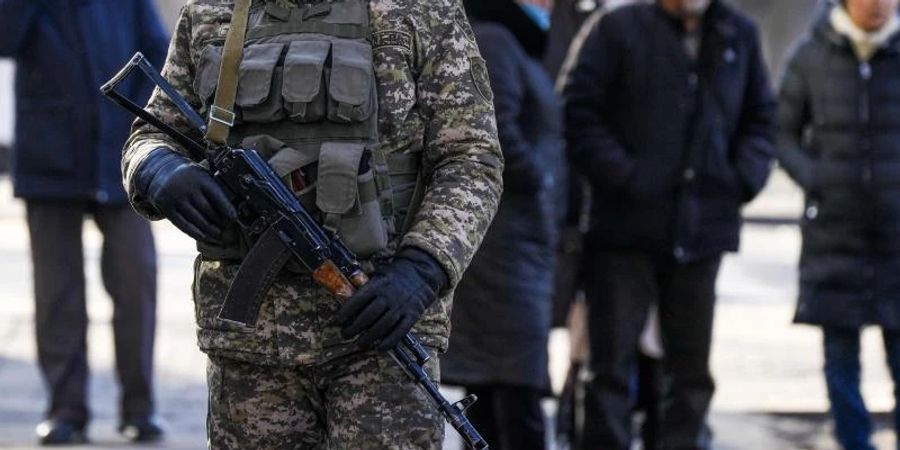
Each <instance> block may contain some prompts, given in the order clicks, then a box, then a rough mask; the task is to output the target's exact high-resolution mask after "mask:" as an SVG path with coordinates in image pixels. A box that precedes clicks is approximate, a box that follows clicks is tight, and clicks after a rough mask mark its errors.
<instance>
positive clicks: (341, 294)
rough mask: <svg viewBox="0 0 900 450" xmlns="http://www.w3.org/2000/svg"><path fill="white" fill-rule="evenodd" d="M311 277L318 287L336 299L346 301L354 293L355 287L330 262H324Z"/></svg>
mask: <svg viewBox="0 0 900 450" xmlns="http://www.w3.org/2000/svg"><path fill="white" fill-rule="evenodd" d="M312 276H313V280H315V281H316V283H319V285H320V286H322V287H324V288H325V289H327V290H328V292H331V293H332V294H333V295H335V296H336V297H338V298H342V299H348V298H350V296H352V295H353V293H354V292H356V287H354V286H353V284H351V283H350V280H348V279H347V277H345V276H344V274H342V273H341V271H340V269H338V267H337V265H335V264H334V262H333V261H331V260H328V261H326V262H325V264H322V265H321V266H320V267H319V268H318V269H316V270H315V271H314V272H313V274H312ZM363 276H365V275H363ZM355 278H356V277H354V279H355Z"/></svg>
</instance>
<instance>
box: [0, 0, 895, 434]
mask: <svg viewBox="0 0 900 450" xmlns="http://www.w3.org/2000/svg"><path fill="white" fill-rule="evenodd" d="M157 3H158V7H159V11H160V13H161V14H162V16H163V18H164V20H165V22H166V24H167V26H168V27H169V29H170V30H171V28H172V27H173V26H174V19H175V17H176V15H177V12H178V8H179V7H180V5H181V4H183V0H158V1H157ZM732 3H734V4H736V5H738V6H739V7H741V8H742V9H743V10H745V11H746V12H748V13H749V14H750V15H751V16H753V17H754V18H755V19H756V20H757V21H758V23H759V25H760V26H761V28H762V29H763V33H762V36H763V39H764V46H765V51H766V60H767V62H768V64H769V68H770V72H771V75H772V77H773V79H776V80H777V78H778V75H779V73H780V62H781V61H782V59H783V57H784V54H785V52H786V50H787V49H788V48H789V46H790V44H791V42H792V41H793V40H794V39H796V38H797V37H798V36H799V35H800V34H801V33H803V32H804V31H805V30H806V29H807V27H808V24H809V21H810V20H811V17H812V15H813V10H814V7H815V4H816V0H733V1H732ZM123 62H124V61H123ZM14 70H15V68H14V67H13V65H12V64H11V63H9V62H8V61H4V60H2V59H0V167H5V164H6V163H7V157H6V155H7V152H8V145H9V144H10V142H11V139H12V115H13V114H12V110H13V104H14V99H13V98H12V97H13V96H12V88H11V84H12V76H13V72H14ZM801 205H802V198H801V193H800V191H799V190H798V189H797V188H796V187H794V185H793V184H792V183H791V182H790V181H789V180H788V179H787V178H786V176H785V175H784V174H782V173H777V174H776V175H775V176H774V177H773V180H772V181H771V182H770V184H769V187H768V188H767V190H766V191H765V192H764V194H763V195H762V196H761V197H760V198H759V199H758V200H756V201H755V202H754V203H753V204H751V205H750V206H749V207H748V208H747V209H746V211H745V216H746V217H747V218H748V221H749V224H748V226H746V227H745V228H744V236H743V239H744V240H743V248H742V251H741V253H739V254H736V255H729V256H728V257H727V258H726V261H725V265H724V268H723V272H722V276H721V277H720V279H719V289H718V291H719V309H718V316H717V318H716V332H715V340H714V349H713V355H714V356H713V366H714V374H715V375H716V378H717V381H718V391H717V393H716V398H715V403H714V413H713V418H712V422H713V425H714V428H715V429H716V442H717V444H716V448H717V449H722V450H728V449H735V450H737V449H747V450H750V449H754V450H755V449H759V450H788V449H823V450H827V449H835V448H836V446H835V444H834V443H833V441H832V438H831V437H830V434H829V433H830V430H829V428H828V427H829V426H830V425H829V424H828V421H827V420H826V418H827V414H826V412H827V408H828V406H827V405H828V403H827V397H826V391H825V386H824V382H823V380H822V375H821V366H822V361H821V356H820V355H821V350H820V347H821V334H820V331H819V330H818V329H814V328H803V327H797V326H794V325H792V324H791V318H792V316H793V312H794V304H795V297H796V292H797V287H796V279H797V276H796V262H797V257H798V253H799V243H800V240H799V238H800V236H799V230H798V228H797V226H796V224H795V220H796V219H797V218H798V217H799V215H800V210H801ZM23 216H24V210H23V207H22V205H21V204H20V202H18V201H16V200H14V199H13V198H12V194H11V188H10V185H9V180H8V179H7V178H5V177H2V176H0V298H2V300H0V398H2V400H0V448H4V449H20V448H21V449H25V448H31V447H30V445H31V443H32V441H33V425H34V424H35V423H37V422H38V421H39V420H40V418H41V415H42V408H43V401H44V399H43V390H42V387H41V385H40V378H39V375H38V371H37V368H36V367H35V364H34V354H35V349H34V340H33V324H32V315H33V306H32V297H31V296H32V287H31V282H30V265H29V263H28V261H29V259H28V258H29V256H28V235H27V230H26V228H25V222H24V220H23ZM154 231H155V233H156V239H157V246H158V250H159V254H160V259H159V262H160V278H159V287H160V300H159V310H158V315H159V324H160V325H159V330H158V337H157V348H156V361H157V373H158V375H157V382H156V383H157V386H158V396H159V412H160V415H161V417H162V419H163V420H164V421H165V423H166V425H167V430H168V431H169V433H168V436H167V440H166V441H165V443H163V444H162V445H161V446H159V447H160V448H172V449H198V448H204V447H205V436H204V419H205V413H206V398H205V396H206V391H205V376H204V370H205V362H204V357H203V355H202V354H201V353H200V352H199V351H198V350H197V349H196V346H195V345H194V340H195V338H194V325H193V311H192V305H191V301H190V297H189V284H190V282H191V280H190V273H191V269H190V268H191V264H192V261H193V258H194V245H193V243H192V242H191V241H190V240H189V239H188V238H187V237H186V236H184V235H182V234H181V233H179V232H178V231H177V230H175V229H174V228H172V227H171V226H169V225H168V224H165V223H156V224H154ZM85 242H86V258H87V261H88V263H87V265H86V269H87V276H88V298H89V313H90V317H91V326H90V331H89V333H90V338H89V342H90V361H91V364H92V373H93V378H92V386H91V387H92V393H91V399H92V406H93V408H94V416H95V418H94V421H93V423H92V437H93V439H94V440H95V441H96V442H97V445H98V446H102V447H103V448H116V447H117V446H118V445H123V446H124V440H122V439H121V438H119V437H117V436H116V435H115V433H114V432H113V428H114V424H115V420H116V415H115V403H116V396H117V392H116V383H115V380H114V378H113V377H114V375H113V371H112V367H113V358H112V356H113V352H112V338H111V333H110V329H109V327H108V326H107V325H108V322H109V321H110V317H111V311H112V309H111V305H110V302H109V301H108V300H107V298H106V294H105V292H104V291H103V288H102V286H101V282H100V278H99V268H98V267H97V261H98V253H99V250H98V249H99V246H100V234H99V232H98V231H97V230H96V229H95V228H93V225H88V226H87V227H86V230H85ZM878 340H879V339H878V336H877V335H875V334H872V333H870V332H867V334H866V335H865V338H864V342H865V345H864V349H865V351H864V352H863V366H864V368H865V369H864V383H863V386H864V391H865V396H866V400H867V402H868V404H869V407H870V408H871V409H872V410H873V411H874V412H875V413H876V418H877V419H878V423H879V428H880V432H879V434H878V435H877V436H876V442H877V444H878V446H879V449H885V450H886V449H889V448H891V449H893V448H895V447H894V445H895V444H894V440H893V439H894V438H893V437H892V436H890V434H891V433H888V432H887V431H886V430H885V427H886V426H887V423H888V420H887V415H888V412H889V411H890V410H891V408H892V407H893V401H892V399H891V398H892V395H891V383H890V378H889V376H888V373H887V371H886V369H885V367H884V364H883V361H884V354H883V350H882V346H881V345H880V342H878ZM550 356H551V366H552V367H551V374H552V376H553V381H554V384H555V386H556V387H559V386H560V384H561V383H562V381H563V378H564V376H565V370H566V369H567V367H568V341H567V339H566V336H565V332H564V331H558V332H554V335H553V336H552V339H551V352H550ZM448 392H449V393H450V394H452V395H458V393H456V392H453V391H452V390H451V391H448ZM546 406H547V409H548V411H550V412H551V413H552V412H553V410H554V405H553V403H552V402H548V404H547V405H546ZM448 439H450V440H452V439H453V436H452V433H448ZM457 446H458V444H455V443H452V442H451V443H448V446H447V448H448V449H451V448H453V449H455V448H458V447H457Z"/></svg>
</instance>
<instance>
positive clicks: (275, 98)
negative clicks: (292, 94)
mask: <svg viewBox="0 0 900 450" xmlns="http://www.w3.org/2000/svg"><path fill="white" fill-rule="evenodd" d="M282 50H284V44H281V43H270V44H254V45H249V46H247V47H246V48H244V56H243V59H242V60H241V65H240V69H239V71H238V89H237V96H236V97H235V106H236V108H235V109H236V110H237V112H238V113H239V114H238V115H239V119H240V120H241V121H243V122H249V123H269V122H277V121H279V120H282V119H284V116H285V113H284V109H283V108H282V104H281V95H278V94H279V93H278V92H277V88H278V86H281V80H280V78H281V77H282V73H281V72H282V70H281V69H280V68H278V67H277V66H278V61H279V60H280V59H281V53H282Z"/></svg>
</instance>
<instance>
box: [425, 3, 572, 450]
mask: <svg viewBox="0 0 900 450" xmlns="http://www.w3.org/2000/svg"><path fill="white" fill-rule="evenodd" d="M533 7H534V6H526V7H525V8H533ZM466 11H467V13H468V14H469V17H470V18H472V19H473V20H474V22H473V30H474V32H475V38H476V41H477V42H478V46H479V48H480V49H481V54H482V55H483V56H484V58H485V61H486V63H487V68H488V73H489V77H490V82H491V88H492V90H493V92H494V105H495V108H496V115H497V131H498V133H499V137H500V144H501V147H502V149H503V157H504V161H505V162H506V165H505V169H504V172H503V184H504V190H503V196H502V198H501V201H500V207H499V210H498V212H497V216H496V217H495V218H494V221H493V223H492V224H491V227H490V228H489V230H488V233H487V235H486V236H485V239H484V242H483V243H482V245H481V248H480V249H479V251H478V253H477V254H476V255H475V258H474V259H473V260H472V264H471V265H470V266H469V269H468V270H467V271H466V273H465V275H464V276H463V278H462V281H461V282H460V284H459V286H458V287H457V288H456V293H455V297H454V305H453V314H452V316H451V320H452V330H453V333H452V334H451V335H450V345H449V347H448V350H447V353H446V354H445V355H444V356H443V357H442V358H441V379H442V381H443V382H445V383H448V384H455V385H461V386H464V387H465V388H466V390H467V391H468V392H469V393H474V394H476V395H477V396H478V397H479V401H478V403H476V404H475V405H474V406H473V407H472V408H471V409H469V411H468V413H467V414H468V416H469V418H470V419H471V420H472V422H473V424H474V425H475V426H476V427H477V428H478V429H479V430H480V431H481V432H482V433H483V434H484V437H485V439H486V440H487V441H488V442H489V443H490V444H491V448H495V449H498V450H541V449H544V448H545V445H546V436H545V427H544V415H543V412H542V410H541V398H542V397H543V396H544V395H546V393H547V392H549V377H548V373H547V366H548V356H547V341H548V338H549V333H550V324H551V314H552V309H553V304H552V295H553V275H554V273H553V269H554V265H555V249H556V244H557V240H558V234H559V231H558V223H559V215H560V214H561V212H562V211H561V208H562V205H560V201H559V197H560V196H561V193H560V192H559V189H560V185H559V184H558V182H557V181H558V180H559V178H560V172H561V171H562V169H563V166H564V164H565V154H564V151H563V147H562V134H563V129H562V109H561V106H560V103H559V99H558V98H557V96H556V93H555V92H554V90H553V81H552V80H551V78H550V76H549V75H548V74H547V72H546V71H545V70H544V68H543V67H542V66H541V63H540V57H541V55H542V52H543V49H544V46H543V39H540V38H539V37H542V36H543V30H542V29H540V28H539V27H538V26H536V25H537V24H538V23H541V22H540V19H538V21H532V19H530V18H529V16H527V15H526V13H525V12H524V11H527V9H525V10H523V9H520V7H519V6H517V5H516V4H515V3H514V2H513V0H492V1H485V0H475V1H473V2H466ZM539 11H540V10H538V11H532V14H540V12H539Z"/></svg>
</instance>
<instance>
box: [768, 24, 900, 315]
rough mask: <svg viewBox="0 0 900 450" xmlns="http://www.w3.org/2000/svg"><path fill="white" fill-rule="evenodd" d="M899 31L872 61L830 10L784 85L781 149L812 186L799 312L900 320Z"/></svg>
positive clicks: (798, 176) (787, 163)
mask: <svg viewBox="0 0 900 450" xmlns="http://www.w3.org/2000/svg"><path fill="white" fill-rule="evenodd" d="M898 70H900V35H896V36H894V37H893V38H892V39H890V40H889V41H888V43H887V45H886V46H883V47H882V48H880V49H879V50H878V51H877V52H876V53H875V55H874V56H873V57H872V59H871V60H870V61H868V62H860V61H859V60H858V59H857V57H856V55H855V53H854V51H853V49H852V47H851V44H850V41H849V40H848V39H847V38H845V37H843V36H842V35H840V34H838V33H837V32H836V31H834V29H833V28H832V27H831V25H830V23H829V22H828V20H827V18H825V19H822V20H820V21H819V23H818V24H817V25H815V27H814V29H813V31H812V32H811V33H810V34H809V35H808V36H807V37H805V38H803V39H802V40H801V41H800V42H799V43H798V45H797V46H796V48H795V50H794V52H793V55H792V57H791V58H790V60H789V63H788V66H787V69H786V71H785V75H784V79H783V82H782V86H781V94H780V95H781V104H780V107H779V111H778V122H779V127H780V128H779V133H778V157H779V160H780V162H781V164H782V166H783V167H784V168H785V169H786V170H787V171H788V173H789V174H790V175H791V176H792V177H793V178H794V180H796V181H797V183H798V184H800V186H801V187H803V189H804V191H805V192H806V211H805V216H804V218H803V222H802V232H803V247H802V256H801V260H800V295H799V303H798V307H797V314H796V321H797V322H801V323H810V324H817V325H825V326H835V327H846V328H857V327H860V326H861V325H864V324H872V323H874V324H880V325H883V326H885V327H887V328H891V329H900V277H898V270H900V234H898V233H900V71H898Z"/></svg>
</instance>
